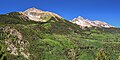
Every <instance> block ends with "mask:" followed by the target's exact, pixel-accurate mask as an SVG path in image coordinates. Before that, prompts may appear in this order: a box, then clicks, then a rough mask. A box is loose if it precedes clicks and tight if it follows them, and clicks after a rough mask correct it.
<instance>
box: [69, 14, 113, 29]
mask: <svg viewBox="0 0 120 60" xmlns="http://www.w3.org/2000/svg"><path fill="white" fill-rule="evenodd" d="M70 22H72V23H75V24H77V25H79V26H80V27H92V26H96V27H104V28H114V27H115V26H112V25H110V24H108V23H106V22H102V21H99V20H94V21H91V20H89V19H84V18H83V17H81V16H78V17H77V18H74V19H73V20H71V21H70Z"/></svg>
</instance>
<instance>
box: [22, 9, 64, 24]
mask: <svg viewBox="0 0 120 60" xmlns="http://www.w3.org/2000/svg"><path fill="white" fill-rule="evenodd" d="M20 13H22V14H23V15H25V16H27V17H28V18H29V19H30V20H33V21H40V22H46V21H47V20H49V19H50V18H51V17H54V18H55V19H57V18H60V19H61V18H62V17H61V16H59V15H57V14H55V13H52V12H48V11H42V10H38V9H36V8H29V9H27V10H26V11H24V12H20Z"/></svg>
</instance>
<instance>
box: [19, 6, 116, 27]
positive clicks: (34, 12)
mask: <svg viewBox="0 0 120 60" xmlns="http://www.w3.org/2000/svg"><path fill="white" fill-rule="evenodd" d="M20 13H22V14H23V15H25V16H27V17H28V18H29V19H30V20H33V21H41V22H46V21H47V20H49V19H50V18H51V17H54V18H55V19H57V18H59V19H61V18H62V17H61V16H60V15H58V14H55V13H53V12H48V11H42V10H39V9H36V8H29V9H27V10H26V11H24V12H20ZM70 22H72V23H75V24H77V25H79V26H80V28H82V27H86V26H87V27H92V26H96V27H105V28H111V27H115V26H112V25H110V24H107V23H106V22H102V21H98V20H95V21H91V20H88V19H84V18H83V17H81V16H78V17H77V18H74V19H73V20H70Z"/></svg>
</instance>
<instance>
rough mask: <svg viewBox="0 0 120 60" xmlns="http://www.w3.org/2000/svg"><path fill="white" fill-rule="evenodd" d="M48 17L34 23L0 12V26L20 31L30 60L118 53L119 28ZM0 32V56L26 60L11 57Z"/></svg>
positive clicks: (78, 59)
mask: <svg viewBox="0 0 120 60" xmlns="http://www.w3.org/2000/svg"><path fill="white" fill-rule="evenodd" d="M50 20H51V21H48V22H47V23H40V22H39V23H36V22H32V21H29V22H28V21H25V20H22V19H20V18H16V17H14V16H9V15H1V16H0V26H1V27H3V28H4V27H5V26H10V27H11V28H15V29H17V30H18V31H19V32H20V33H22V35H23V40H24V41H28V42H29V45H28V46H27V47H26V48H27V49H28V50H29V53H30V54H31V55H30V58H29V59H30V60H97V59H98V58H101V59H102V57H101V56H102V55H103V57H104V56H106V57H108V58H109V57H110V60H116V59H117V58H118V56H119V55H120V34H119V33H120V29H117V28H110V29H106V28H89V29H90V30H87V29H84V30H81V29H79V27H78V26H77V25H75V24H72V23H70V22H68V21H66V20H63V19H58V21H56V20H55V19H54V18H51V19H50ZM0 33H1V36H0V43H1V44H0V59H8V60H26V58H24V57H23V56H22V55H19V56H13V55H11V54H9V52H8V51H6V45H5V44H4V41H5V38H6V36H7V35H8V34H7V33H5V32H3V31H2V30H0ZM9 38H14V37H9ZM101 50H102V52H101ZM1 52H2V53H1ZM106 60H107V59H106Z"/></svg>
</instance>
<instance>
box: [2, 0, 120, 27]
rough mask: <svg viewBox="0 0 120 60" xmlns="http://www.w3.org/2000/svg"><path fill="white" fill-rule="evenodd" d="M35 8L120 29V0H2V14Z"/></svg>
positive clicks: (69, 18)
mask: <svg viewBox="0 0 120 60" xmlns="http://www.w3.org/2000/svg"><path fill="white" fill-rule="evenodd" d="M31 7H35V8H38V9H41V10H45V11H51V12H54V13H57V14H59V15H61V16H62V17H63V18H65V19H68V20H71V19H73V18H75V17H77V16H82V17H84V18H87V19H90V20H100V21H104V22H107V23H109V24H111V25H114V26H117V27H120V0H0V14H4V13H8V12H12V11H24V10H26V9H28V8H31Z"/></svg>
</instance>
